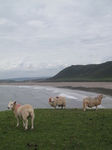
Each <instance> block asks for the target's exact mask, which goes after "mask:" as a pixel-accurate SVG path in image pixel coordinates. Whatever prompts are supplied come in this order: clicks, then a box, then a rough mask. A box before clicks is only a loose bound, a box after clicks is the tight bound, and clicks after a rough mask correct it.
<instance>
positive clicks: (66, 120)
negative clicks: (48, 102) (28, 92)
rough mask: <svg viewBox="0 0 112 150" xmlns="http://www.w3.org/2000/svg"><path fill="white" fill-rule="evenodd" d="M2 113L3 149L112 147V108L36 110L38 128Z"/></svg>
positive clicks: (98, 149)
mask: <svg viewBox="0 0 112 150" xmlns="http://www.w3.org/2000/svg"><path fill="white" fill-rule="evenodd" d="M30 127H31V124H30V120H29V129H28V130H27V131H24V129H23V126H22V121H20V126H19V127H18V128H16V119H15V117H14V114H13V112H12V111H2V112H0V150H94V149H95V150H111V149H112V109H99V110H98V111H96V110H94V109H91V110H86V111H85V112H84V111H83V110H82V109H64V110H60V109H57V110H54V109H35V120H34V130H33V131H31V130H30Z"/></svg>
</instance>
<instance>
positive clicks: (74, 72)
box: [49, 61, 112, 81]
mask: <svg viewBox="0 0 112 150" xmlns="http://www.w3.org/2000/svg"><path fill="white" fill-rule="evenodd" d="M49 80H50V81H112V61H109V62H105V63H102V64H89V65H72V66H70V67H67V68H65V69H63V70H62V71H60V72H59V73H58V74H56V75H55V76H54V77H52V78H49Z"/></svg>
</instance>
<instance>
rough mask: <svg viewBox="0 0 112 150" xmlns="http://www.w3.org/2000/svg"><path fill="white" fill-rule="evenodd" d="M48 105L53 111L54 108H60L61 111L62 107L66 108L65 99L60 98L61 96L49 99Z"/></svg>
mask: <svg viewBox="0 0 112 150" xmlns="http://www.w3.org/2000/svg"><path fill="white" fill-rule="evenodd" d="M49 105H50V106H52V107H54V108H55V109H56V106H58V107H61V109H62V108H63V107H65V106H66V101H65V97H61V96H57V97H55V98H53V97H50V98H49Z"/></svg>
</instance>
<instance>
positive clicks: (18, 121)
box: [16, 117, 19, 127]
mask: <svg viewBox="0 0 112 150" xmlns="http://www.w3.org/2000/svg"><path fill="white" fill-rule="evenodd" d="M18 126H19V118H18V117H17V125H16V127H18Z"/></svg>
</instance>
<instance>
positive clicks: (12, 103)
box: [7, 101, 16, 109]
mask: <svg viewBox="0 0 112 150" xmlns="http://www.w3.org/2000/svg"><path fill="white" fill-rule="evenodd" d="M15 104H16V102H12V101H10V102H9V104H8V106H7V108H8V109H13V108H14V105H15Z"/></svg>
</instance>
